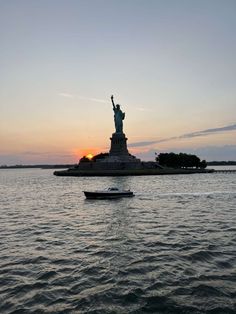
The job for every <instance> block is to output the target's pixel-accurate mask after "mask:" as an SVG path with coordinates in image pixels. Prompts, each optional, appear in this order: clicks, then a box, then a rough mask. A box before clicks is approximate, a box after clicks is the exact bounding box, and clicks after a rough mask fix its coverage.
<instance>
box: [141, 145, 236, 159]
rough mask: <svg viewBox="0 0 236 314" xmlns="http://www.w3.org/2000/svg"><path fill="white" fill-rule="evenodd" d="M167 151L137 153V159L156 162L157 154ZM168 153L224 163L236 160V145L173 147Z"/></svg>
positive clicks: (151, 150)
mask: <svg viewBox="0 0 236 314" xmlns="http://www.w3.org/2000/svg"><path fill="white" fill-rule="evenodd" d="M166 152H167V151H166V150H160V149H158V150H155V149H150V150H147V151H145V152H141V153H137V154H136V155H137V157H139V158H141V159H142V160H154V159H155V153H157V154H160V153H166ZM168 152H174V153H180V152H182V153H187V154H194V155H197V156H199V158H201V159H205V160H207V161H213V160H216V161H222V160H226V161H227V160H236V145H224V146H203V147H199V148H196V149H193V148H181V149H179V148H176V147H171V148H169V149H168Z"/></svg>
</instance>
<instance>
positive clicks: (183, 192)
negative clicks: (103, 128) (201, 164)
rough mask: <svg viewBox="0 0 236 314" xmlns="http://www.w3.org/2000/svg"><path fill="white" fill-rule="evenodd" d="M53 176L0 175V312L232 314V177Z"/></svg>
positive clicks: (235, 213) (235, 214) (235, 256)
mask: <svg viewBox="0 0 236 314" xmlns="http://www.w3.org/2000/svg"><path fill="white" fill-rule="evenodd" d="M52 173H53V171H52V170H40V169H12V170H0V195H1V199H0V249H1V251H0V252H1V255H0V313H1V314H3V313H12V314H13V313H15V314H16V313H20V314H21V313H23V314H24V313H27V314H28V313H35V314H40V313H55V314H58V313H63V314H64V313H161V314H162V313H165V314H172V313H173V314H174V313H185V314H186V313H194V314H196V313H199V314H202V313H211V314H213V313H214V314H215V313H222V314H223V313H224V314H225V313H226V314H228V313H236V174H235V173H231V174H227V173H219V174H217V173H216V174H194V175H169V176H143V177H107V178H106V177H99V178H95V177H94V178H75V177H55V176H53V174H52ZM111 186H113V187H114V186H117V187H121V188H130V189H132V190H134V192H135V194H136V196H135V197H133V198H124V199H119V200H86V199H85V198H84V195H83V193H82V191H83V190H84V189H97V188H99V189H100V188H105V187H111Z"/></svg>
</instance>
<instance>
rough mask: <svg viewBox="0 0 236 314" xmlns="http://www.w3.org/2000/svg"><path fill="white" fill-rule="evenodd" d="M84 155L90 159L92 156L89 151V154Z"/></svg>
mask: <svg viewBox="0 0 236 314" xmlns="http://www.w3.org/2000/svg"><path fill="white" fill-rule="evenodd" d="M85 157H87V158H88V159H90V160H91V159H92V158H93V154H91V153H89V154H87V155H86V156H85Z"/></svg>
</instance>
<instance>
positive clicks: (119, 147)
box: [109, 133, 129, 156]
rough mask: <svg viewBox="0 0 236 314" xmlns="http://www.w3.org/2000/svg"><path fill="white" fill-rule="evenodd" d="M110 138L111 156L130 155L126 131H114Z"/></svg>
mask: <svg viewBox="0 0 236 314" xmlns="http://www.w3.org/2000/svg"><path fill="white" fill-rule="evenodd" d="M110 140H111V149H110V152H109V155H110V156H129V152H128V149H127V138H126V136H125V134H124V133H113V134H112V137H111V138H110Z"/></svg>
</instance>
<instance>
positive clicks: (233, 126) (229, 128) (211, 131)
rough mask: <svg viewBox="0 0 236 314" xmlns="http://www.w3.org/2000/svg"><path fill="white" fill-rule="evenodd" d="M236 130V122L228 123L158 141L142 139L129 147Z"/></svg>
mask: <svg viewBox="0 0 236 314" xmlns="http://www.w3.org/2000/svg"><path fill="white" fill-rule="evenodd" d="M235 130H236V124H231V125H227V126H224V127H221V128H212V129H206V130H202V131H196V132H192V133H185V134H183V135H180V136H174V137H168V138H164V139H160V140H156V141H153V140H152V141H141V142H135V143H130V144H129V147H142V146H149V145H153V144H158V143H163V142H168V141H172V140H178V139H184V138H193V137H198V136H207V135H210V134H214V133H221V132H228V131H235Z"/></svg>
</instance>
